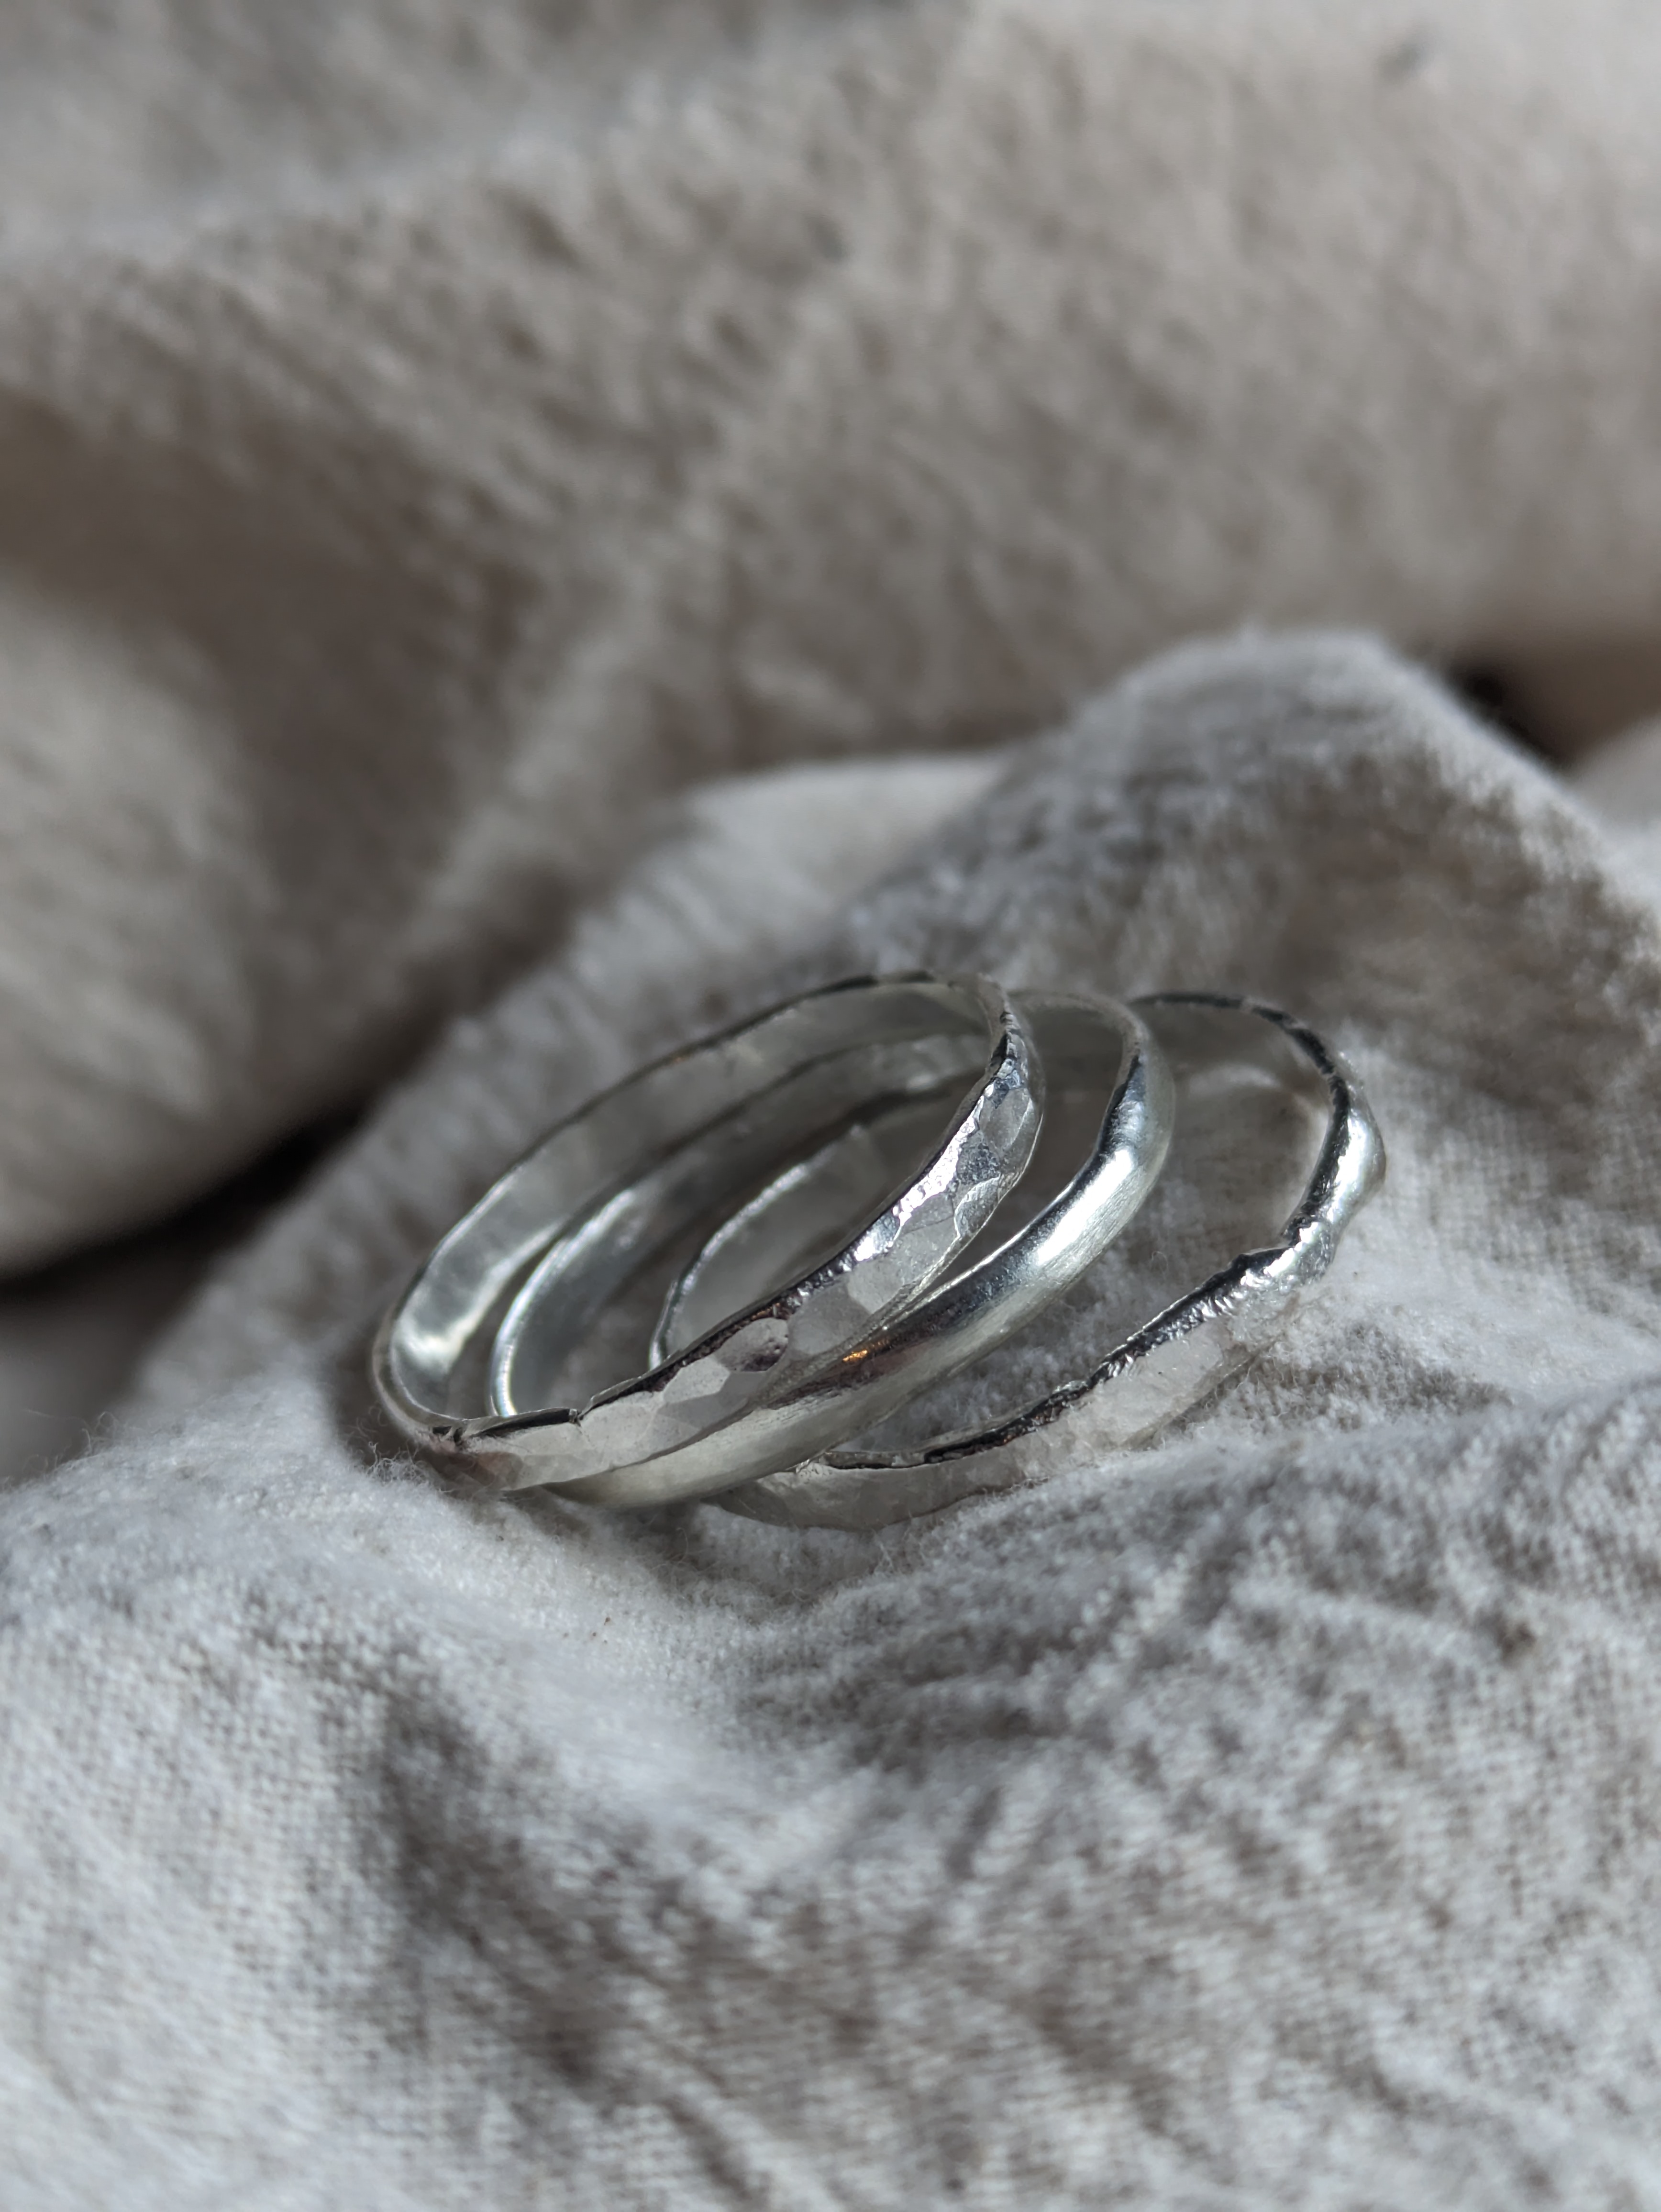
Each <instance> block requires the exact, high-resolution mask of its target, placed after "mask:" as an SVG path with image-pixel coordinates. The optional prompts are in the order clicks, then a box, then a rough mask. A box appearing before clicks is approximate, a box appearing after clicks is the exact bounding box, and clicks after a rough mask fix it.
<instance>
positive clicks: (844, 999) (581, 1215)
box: [372, 974, 1043, 1489]
mask: <svg viewBox="0 0 1661 2212" xmlns="http://www.w3.org/2000/svg"><path fill="white" fill-rule="evenodd" d="M954 1080H955V1081H956V1082H957V1083H958V1087H959V1089H960V1088H961V1085H962V1083H963V1082H964V1080H968V1081H969V1082H970V1090H969V1093H968V1096H967V1097H966V1098H964V1099H963V1101H962V1103H960V1105H959V1106H958V1109H957V1111H956V1112H955V1113H951V1112H950V1110H949V1109H943V1111H942V1120H943V1121H947V1122H948V1126H947V1127H946V1134H945V1137H944V1139H943V1141H941V1142H940V1144H939V1145H938V1146H936V1147H935V1149H934V1152H933V1153H932V1155H931V1156H930V1158H928V1161H927V1163H926V1164H925V1165H924V1166H923V1168H922V1171H921V1173H919V1174H917V1175H916V1176H914V1177H913V1179H912V1180H911V1181H910V1182H909V1183H908V1184H907V1185H906V1187H905V1188H904V1189H903V1190H901V1191H900V1192H898V1193H897V1194H896V1195H894V1196H892V1197H891V1200H890V1201H889V1202H888V1203H887V1204H886V1205H885V1206H883V1207H882V1208H881V1210H880V1211H879V1212H878V1213H877V1214H876V1215H875V1216H874V1217H873V1218H871V1219H869V1220H867V1222H866V1223H865V1224H864V1225H863V1226H862V1227H861V1229H860V1230H858V1231H856V1232H855V1234H854V1235H852V1236H851V1237H846V1238H845V1239H844V1240H843V1243H841V1244H840V1246H839V1247H838V1248H837V1249H836V1250H835V1251H834V1252H833V1253H831V1255H830V1256H829V1257H828V1258H826V1259H825V1260H824V1261H822V1262H821V1263H820V1264H819V1265H818V1266H817V1267H814V1268H812V1270H811V1271H810V1272H809V1273H807V1274H806V1275H805V1276H804V1277H803V1278H802V1279H800V1280H799V1281H797V1282H794V1283H793V1284H791V1285H788V1287H787V1288H786V1289H784V1290H783V1291H778V1292H776V1293H775V1294H774V1295H772V1296H770V1297H767V1298H766V1299H764V1300H762V1301H758V1302H757V1303H756V1304H752V1305H751V1306H750V1307H749V1308H748V1309H747V1310H744V1311H740V1312H739V1313H737V1314H736V1315H734V1316H733V1317H732V1318H730V1319H729V1320H727V1321H726V1322H723V1323H722V1324H721V1327H720V1328H716V1329H714V1330H712V1331H710V1332H709V1333H708V1334H706V1335H705V1336H703V1338H701V1339H700V1340H698V1341H697V1343H695V1344H692V1345H691V1346H689V1347H688V1348H686V1349H685V1350H684V1351H682V1352H679V1353H678V1354H677V1355H676V1356H675V1357H674V1358H672V1359H670V1360H668V1361H666V1362H665V1363H663V1364H660V1365H659V1366H658V1367H656V1368H654V1369H653V1370H651V1372H649V1373H648V1374H646V1375H644V1376H636V1377H635V1378H633V1379H631V1380H630V1381H629V1382H627V1383H620V1384H618V1386H617V1387H616V1388H615V1389H611V1390H608V1391H605V1392H604V1393H602V1394H601V1395H600V1396H599V1397H598V1398H596V1399H594V1400H593V1401H591V1402H590V1403H589V1404H588V1405H587V1406H585V1407H533V1408H532V1409H531V1410H515V1409H514V1407H515V1403H516V1401H515V1400H514V1395H513V1392H514V1382H515V1377H516V1376H517V1373H518V1358H519V1354H520V1348H521V1346H523V1345H524V1344H525V1343H526V1324H527V1322H528V1321H529V1320H530V1318H531V1316H533V1315H538V1314H541V1313H544V1312H547V1313H550V1314H553V1315H557V1311H558V1302H559V1298H560V1296H561V1291H562V1285H563V1282H564V1281H565V1279H567V1278H568V1277H571V1278H580V1279H581V1281H582V1284H583V1297H584V1299H585V1301H587V1304H588V1305H589V1306H590V1307H592V1303H593V1299H594V1298H595V1297H603V1296H604V1295H605V1293H606V1291H608V1289H609V1288H610V1287H614V1286H615V1285H616V1284H617V1283H618V1282H620V1281H621V1280H623V1279H625V1278H626V1277H627V1275H628V1274H629V1273H631V1272H632V1271H633V1269H634V1268H635V1267H636V1266H638V1264H639V1263H640V1261H641V1259H642V1257H643V1256H644V1255H645V1254H646V1253H647V1252H648V1251H649V1250H650V1249H654V1243H661V1242H662V1240H663V1237H664V1235H665V1234H666V1231H667V1229H668V1227H669V1226H671V1225H673V1226H683V1225H684V1224H685V1222H686V1221H687V1220H688V1219H689V1218H690V1219H696V1218H698V1212H699V1210H700V1209H703V1210H707V1209H708V1208H709V1207H710V1206H715V1205H716V1204H718V1203H719V1202H721V1200H730V1199H732V1198H733V1196H734V1195H736V1194H738V1193H739V1192H741V1191H742V1190H744V1189H745V1188H746V1187H747V1186H749V1185H751V1184H753V1182H755V1180H756V1178H757V1169H758V1168H759V1169H760V1170H762V1171H763V1172H766V1171H769V1170H771V1169H773V1168H775V1167H776V1166H778V1165H780V1164H782V1162H783V1161H784V1160H785V1159H787V1158H788V1155H789V1152H790V1150H791V1148H792V1147H793V1146H800V1145H801V1144H802V1143H803V1142H804V1141H805V1140H807V1139H811V1138H812V1137H813V1136H814V1135H815V1134H816V1133H823V1132H824V1131H825V1130H826V1129H828V1128H831V1127H835V1126H836V1125H837V1123H838V1122H839V1121H844V1120H845V1119H846V1118H847V1117H848V1116H849V1115H850V1114H852V1113H854V1112H855V1111H856V1110H857V1109H861V1108H862V1107H865V1106H867V1104H868V1103H870V1102H871V1101H872V1100H873V1097H875V1098H880V1097H884V1096H885V1095H888V1096H891V1095H892V1094H894V1093H895V1092H904V1091H917V1090H919V1089H921V1090H923V1091H928V1090H930V1089H933V1090H935V1091H938V1090H940V1087H941V1086H942V1085H951V1084H952V1082H953V1081H954ZM1042 1114H1043V1068H1042V1065H1041V1063H1040V1061H1039V1060H1038V1058H1037V1054H1036V1052H1035V1050H1034V1048H1033V1045H1032V1042H1031V1038H1030V1036H1029V1035H1028V1033H1027V1030H1026V1027H1025V1023H1024V1021H1023V1020H1022V1018H1021V1017H1020V1016H1019V1014H1018V1013H1017V1012H1016V1011H1015V1009H1014V1008H1013V1006H1012V1004H1011V1002H1010V1000H1008V998H1007V996H1006V994H1004V992H1003V991H1002V990H1001V987H999V986H998V985H997V984H995V983H993V982H991V981H989V980H988V979H986V978H984V977H979V976H968V977H964V976H938V975H922V974H919V975H904V976H891V977H860V978H855V979H854V980H853V981H849V982H846V983H841V984H836V985H832V986H831V987H829V988H828V989H825V990H822V991H816V992H812V993H809V994H807V995H806V996H805V997H803V998H801V999H799V1000H794V1001H793V1002H792V1003H791V1004H789V1005H788V1006H781V1007H776V1008H774V1009H773V1010H772V1011H771V1012H770V1013H767V1014H764V1015H763V1016H761V1017H760V1018H758V1019H757V1020H755V1021H753V1022H749V1023H745V1024H742V1025H741V1026H739V1027H738V1028H736V1029H733V1030H728V1031H726V1032H725V1033H724V1034H722V1035H721V1036H716V1037H712V1038H709V1039H708V1040H706V1041H705V1042H703V1043H701V1044H698V1045H695V1046H692V1047H691V1048H688V1049H687V1050H685V1051H684V1052H680V1053H677V1054H672V1055H671V1056H670V1057H669V1058H668V1059H666V1060H660V1061H659V1062H657V1063H656V1064H655V1065H654V1066H652V1067H649V1068H647V1069H644V1070H643V1071H642V1072H641V1073H639V1074H637V1075H635V1076H632V1077H630V1079H629V1080H628V1081H626V1082H624V1083H623V1084H620V1085H618V1086H616V1088H615V1089H613V1090H611V1091H608V1092H606V1093H605V1095H604V1096H603V1097H600V1098H599V1099H596V1100H595V1101H594V1102H593V1103H592V1104H591V1105H589V1106H587V1107H586V1108H585V1109H583V1110H582V1111H581V1113H579V1114H577V1115H574V1116H572V1117H571V1119H570V1120H569V1121H565V1122H563V1123H562V1124H561V1125H560V1127H557V1129H555V1130H553V1131H552V1132H551V1133H550V1134H549V1135H548V1136H547V1137H545V1139H543V1140H542V1142H541V1143H540V1144H538V1146H536V1147H535V1148H534V1149H533V1150H532V1152H529V1153H527V1154H526V1157H525V1158H523V1159H522V1160H520V1162H519V1163H518V1164H517V1165H515V1166H514V1167H513V1168H511V1169H510V1170H508V1173H507V1174H506V1175H504V1176H502V1178H501V1179H500V1181H499V1182H496V1184H495V1185H494V1186H493V1188H491V1189H490V1191H489V1192H488V1193H487V1194H485V1196H484V1198H483V1199H482V1200H480V1201H479V1203H478V1206H475V1207H473V1209H472V1212H469V1213H468V1214H466V1215H465V1217H464V1218H462V1220H461V1221H459V1223H458V1224H457V1225H456V1226H455V1227H454V1228H453V1230H451V1231H450V1232H449V1234H448V1235H447V1237H444V1238H443V1239H442V1240H441V1242H440V1243H439V1244H438V1245H437V1246H436V1247H435V1249H434V1251H433V1252H432V1254H431V1255H429V1259H428V1260H427V1261H426V1262H425V1264H424V1265H423V1267H422V1268H421V1270H420V1271H419V1273H417V1276H416V1278H415V1279H414V1280H413V1282H412V1283H411V1285H410V1286H409V1288H408V1289H407V1290H406V1291H405V1293H404V1295H403V1296H402V1297H400V1298H399V1300H398V1302H397V1303H396V1304H394V1306H393V1307H392V1310H391V1311H390V1312H389V1313H388V1315H387V1316H386V1321H385V1322H384V1323H383V1325H382V1328H381V1331H380V1336H379V1338H378V1340H377V1342H376V1346H375V1350H374V1358H373V1363H372V1368H373V1374H374V1382H375V1385H376V1388H377V1390H378V1391H379V1393H380V1398H381V1401H382V1403H383V1404H384V1405H385V1406H386V1409H387V1411H388V1413H390V1414H391V1416H392V1419H393V1420H394V1421H395V1422H396V1423H397V1424H398V1425H399V1428H400V1430H401V1431H403V1433H404V1434H405V1436H407V1437H410V1438H411V1440H412V1441H414V1442H416V1443H420V1444H422V1445H423V1446H424V1447H425V1448H426V1449H429V1451H432V1452H435V1453H436V1454H438V1455H441V1456H442V1457H445V1458H447V1459H448V1460H450V1461H452V1462H454V1463H457V1464H459V1465H460V1466H464V1467H465V1469H466V1471H467V1472H468V1473H470V1474H472V1475H473V1476H475V1477H476V1478H478V1479H479V1480H484V1481H486V1482H488V1483H490V1484H492V1485H494V1486H497V1487H501V1488H507V1489H512V1488H517V1487H520V1486H522V1485H526V1484H531V1483H542V1482H548V1481H557V1482H559V1483H561V1484H562V1486H564V1485H569V1484H571V1483H573V1482H584V1481H587V1480H592V1479H593V1478H594V1477H596V1476H599V1475H603V1474H611V1473H612V1472H614V1471H616V1470H618V1469H619V1468H628V1467H631V1466H633V1465H634V1464H636V1462H640V1461H643V1460H648V1459H649V1460H651V1461H653V1462H654V1464H656V1465H657V1466H658V1468H659V1470H660V1472H659V1477H658V1480H662V1478H663V1475H664V1474H665V1473H666V1468H665V1466H664V1462H667V1461H669V1460H670V1459H672V1456H673V1455H676V1454H677V1453H679V1452H682V1451H684V1450H686V1449H689V1448H691V1447H693V1446H696V1445H697V1443H698V1442H699V1441H700V1440H701V1439H702V1438H703V1437H704V1436H705V1435H706V1433H707V1432H708V1431H709V1430H710V1429H711V1428H714V1427H718V1426H721V1425H723V1424H728V1423H734V1422H735V1420H736V1418H737V1417H739V1416H741V1415H742V1414H743V1413H744V1411H745V1407H748V1406H749V1405H750V1404H751V1402H752V1401H755V1400H757V1398H759V1397H760V1396H762V1395H763V1394H764V1392H765V1391H766V1390H767V1389H769V1388H770V1386H771V1385H773V1384H775V1383H777V1382H779V1381H780V1380H782V1379H784V1378H787V1377H788V1376H790V1375H792V1374H793V1373H794V1372H796V1371H798V1370H800V1369H802V1368H805V1367H810V1366H812V1365H814V1364H817V1363H818V1361H820V1360H822V1359H823V1358H824V1357H825V1356H826V1355H827V1354H830V1353H833V1352H837V1351H838V1350H839V1349H840V1348H841V1347H843V1346H845V1345H847V1344H848V1343H849V1342H851V1341H853V1340H855V1339H856V1338H858V1337H861V1336H863V1335H865V1334H868V1333H869V1331H870V1329H871V1328H872V1326H873V1322H877V1321H878V1320H879V1319H880V1318H881V1317H882V1316H885V1315H886V1314H888V1313H889V1312H890V1311H891V1310H893V1309H894V1307H895V1306H896V1305H897V1304H899V1303H900V1302H901V1301H902V1300H903V1299H905V1298H908V1297H912V1296H914V1295H915V1294H916V1291H917V1290H918V1289H919V1288H920V1287H921V1286H923V1285H928V1284H929V1283H932V1282H934V1280H936V1279H938V1278H939V1276H940V1274H941V1273H944V1272H945V1270H946V1268H948V1267H951V1266H952V1263H953V1261H955V1260H956V1259H957V1257H958V1255H959V1254H960V1253H961V1252H962V1251H963V1250H964V1249H965V1248H966V1247H967V1246H968V1245H969V1244H970V1243H971V1242H972V1240H973V1239H974V1238H975V1237H976V1236H977V1234H978V1233H979V1231H981V1229H982V1228H983V1225H985V1223H986V1222H987V1221H988V1219H989V1218H990V1217H991V1215H992V1213H993V1212H994V1211H995V1208H996V1207H997V1206H998V1205H999V1203H1000V1202H1001V1200H1002V1199H1003V1197H1004V1196H1005V1195H1006V1194H1007V1192H1008V1191H1009V1190H1010V1189H1011V1188H1013V1185H1014V1184H1015V1182H1017V1181H1018V1180H1019V1176H1020V1175H1021V1173H1022V1171H1023V1170H1024V1169H1025V1166H1026V1164H1027V1162H1028V1160H1029V1159H1030V1158H1031V1152H1032V1149H1033V1146H1034V1144H1035V1143H1036V1141H1037V1133H1038V1128H1039V1126H1040V1122H1041V1119H1042ZM694 1138H699V1139H707V1141H705V1142H703V1144H702V1146H701V1147H700V1148H698V1158H697V1175H696V1176H695V1177H691V1178H690V1179H689V1173H688V1170H687V1166H686V1163H685V1161H684V1158H683V1157H681V1156H682V1155H684V1150H685V1148H686V1147H687V1146H688V1144H689V1142H690V1140H691V1139H694ZM689 1208H690V1209H691V1212H690V1213H689V1211H688V1209H689ZM545 1255H547V1260H546V1264H542V1263H543V1262H544V1261H545ZM579 1261H581V1265H579V1264H578V1262H579ZM515 1293H517V1295H515ZM504 1306H505V1307H506V1313H505V1317H502V1316H503V1308H504ZM499 1317H500V1318H501V1326H500V1329H499V1332H497V1333H496V1383H497V1388H498V1389H500V1390H501V1392H502V1395H503V1397H504V1399H505V1401H506V1403H505V1405H504V1406H503V1407H502V1409H501V1410H496V1411H487V1410H485V1408H484V1406H483V1405H482V1404H479V1403H478V1402H475V1403H474V1404H473V1405H471V1406H469V1405H467V1404H465V1403H462V1404H457V1403H456V1402H455V1399H456V1396H457V1395H461V1396H462V1397H463V1398H464V1399H465V1395H466V1394H467V1391H468V1389H469V1387H470V1386H469V1383H468V1381H467V1377H468V1376H469V1374H470V1372H471V1365H470V1355H472V1354H473V1353H475V1352H476V1351H477V1349H478V1345H479V1343H480V1341H481V1340H484V1341H488V1340H489V1338H488V1335H487V1334H486V1332H496V1324H497V1322H498V1319H499ZM844 1433H846V1431H844ZM761 1463H762V1464H766V1463H768V1462H765V1461H763V1462H761ZM771 1464H773V1465H777V1464H778V1462H777V1461H773V1462H771ZM728 1479H729V1480H730V1477H729V1478H728Z"/></svg>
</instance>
